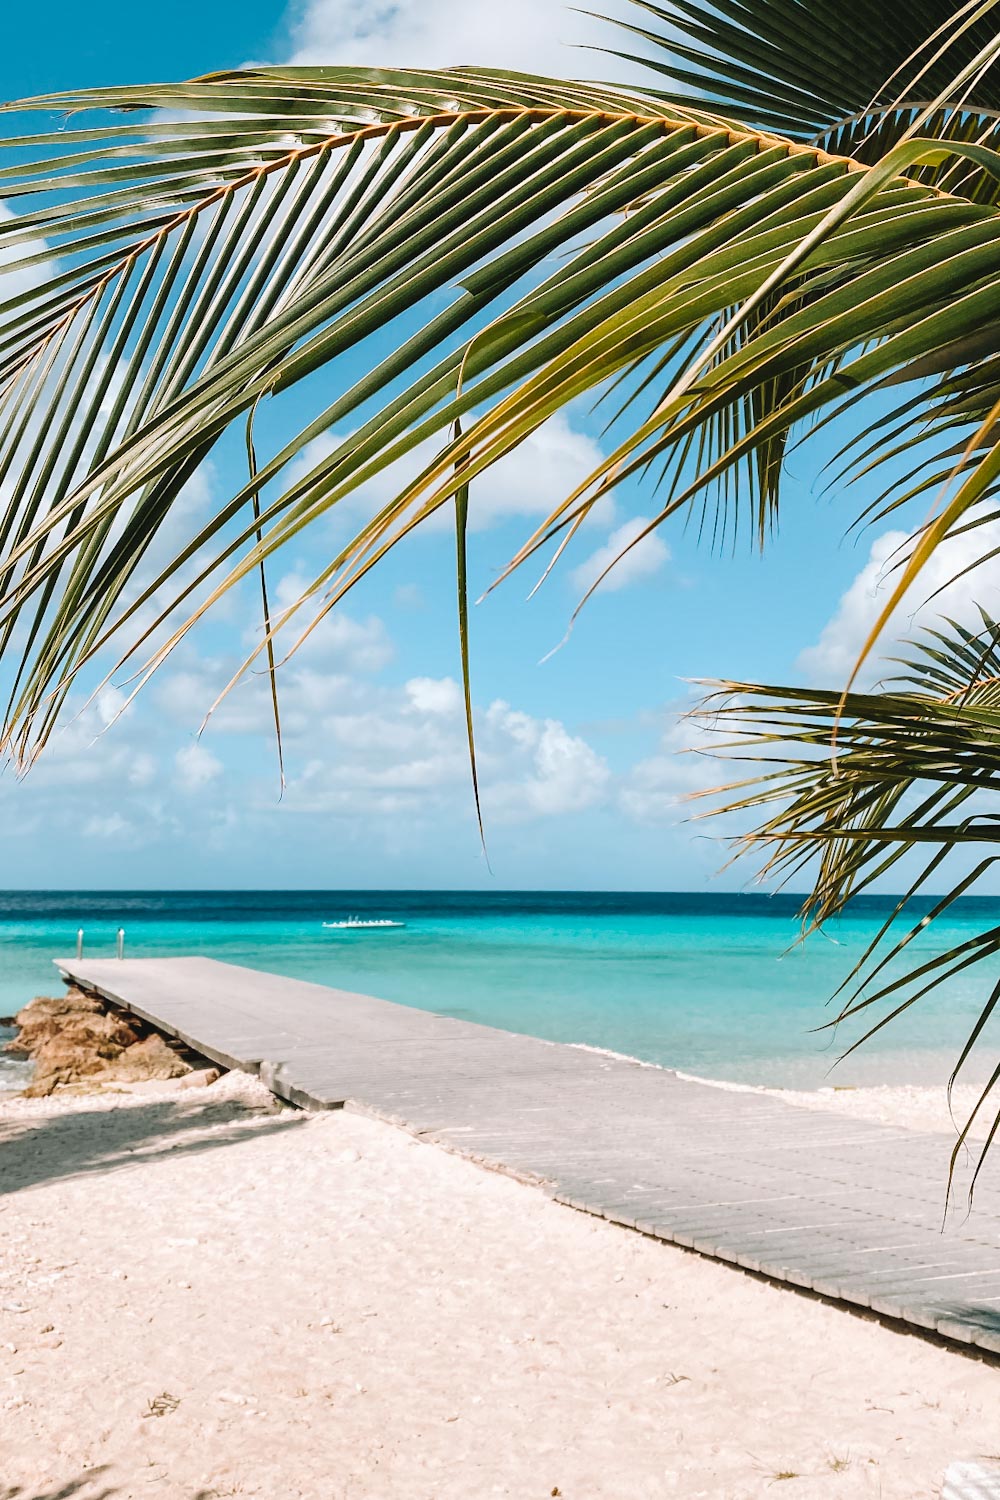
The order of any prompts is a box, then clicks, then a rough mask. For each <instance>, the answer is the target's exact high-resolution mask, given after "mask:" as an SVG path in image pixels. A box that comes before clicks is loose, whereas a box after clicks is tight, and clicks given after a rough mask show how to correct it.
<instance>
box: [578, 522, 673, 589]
mask: <svg viewBox="0 0 1000 1500" xmlns="http://www.w3.org/2000/svg"><path fill="white" fill-rule="evenodd" d="M649 520H650V518H649V516H632V517H631V518H630V519H629V520H628V521H626V522H624V524H623V525H621V526H619V527H618V528H617V530H616V531H613V532H612V533H611V535H610V536H609V537H608V539H607V541H606V542H605V543H604V545H603V547H598V548H597V551H596V552H592V553H591V554H590V556H589V557H588V558H586V559H585V560H584V561H583V562H582V563H580V564H578V566H577V567H575V568H574V569H573V571H572V573H571V574H570V581H571V582H572V584H573V587H574V588H575V589H577V591H578V592H579V593H581V594H583V593H586V592H587V590H588V589H589V588H591V587H592V586H593V585H594V584H595V583H596V582H597V580H598V579H599V578H600V577H601V574H602V573H603V572H604V570H605V568H608V567H611V565H612V564H614V566H613V567H611V572H610V573H609V574H608V575H607V577H606V578H604V579H602V581H601V583H600V585H599V587H600V588H601V589H604V590H606V591H607V592H608V593H611V592H612V591H614V590H615V589H624V588H628V587H629V585H630V584H633V583H639V582H641V581H642V579H644V578H651V577H652V576H653V574H654V573H658V572H659V570H660V569H661V568H662V567H663V565H664V563H666V562H668V561H669V560H670V548H669V547H668V546H667V544H666V542H664V541H663V539H662V538H661V537H660V535H659V533H658V532H655V531H651V532H650V533H649V535H648V536H644V537H643V538H642V540H641V541H639V542H636V543H635V546H634V547H632V548H631V549H630V550H629V551H628V552H624V549H625V548H626V547H628V546H629V543H630V542H633V541H635V538H636V537H637V536H638V535H639V533H640V532H641V531H642V529H643V527H645V526H647V525H648V524H649ZM623 552H624V556H622V557H621V559H620V561H618V562H615V559H616V558H617V557H618V556H619V554H620V553H623Z"/></svg>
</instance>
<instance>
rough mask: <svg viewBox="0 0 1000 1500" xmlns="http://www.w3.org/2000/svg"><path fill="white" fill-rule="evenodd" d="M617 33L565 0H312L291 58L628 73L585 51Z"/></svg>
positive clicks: (297, 23)
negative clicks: (489, 1) (487, 0)
mask: <svg viewBox="0 0 1000 1500" xmlns="http://www.w3.org/2000/svg"><path fill="white" fill-rule="evenodd" d="M626 9H627V6H626V4H625V3H624V0H615V3H613V4H611V5H609V6H608V10H609V13H611V14H616V15H619V16H620V15H622V14H623V13H624V12H625V11H626ZM616 35H618V36H620V33H616V32H615V31H614V29H613V28H612V27H610V26H609V25H607V24H606V23H605V22H602V21H601V20H599V19H597V18H596V17H593V16H586V15H581V14H579V13H578V12H576V13H574V11H573V10H572V9H571V8H570V7H568V6H566V5H564V4H562V3H560V0H505V3H504V4H503V5H485V4H475V3H473V4H469V3H467V0H396V3H386V0H307V3H306V4H304V5H302V6H301V7H300V8H299V10H298V12H297V14H296V16H295V19H294V21H293V24H292V36H291V61H292V62H293V63H298V64H316V63H327V64H340V65H344V64H357V65H365V64H367V65H369V66H379V67H425V68H442V67H453V66H456V65H463V64H469V63H478V64H480V65H483V66H487V67H491V68H516V69H519V70H520V71H522V72H527V73H549V74H554V75H556V76H559V77H563V76H565V77H571V78H606V77H607V76H608V75H609V74H613V76H615V77H622V76H624V75H625V72H626V68H627V65H625V64H616V63H615V60H614V59H612V58H609V57H607V56H606V55H605V54H603V53H601V52H598V51H590V50H582V49H587V48H594V47H614V46H617V45H619V42H618V41H617V40H616ZM629 40H631V39H629ZM627 50H635V48H634V47H633V46H631V45H630V46H629V47H628V49H627Z"/></svg>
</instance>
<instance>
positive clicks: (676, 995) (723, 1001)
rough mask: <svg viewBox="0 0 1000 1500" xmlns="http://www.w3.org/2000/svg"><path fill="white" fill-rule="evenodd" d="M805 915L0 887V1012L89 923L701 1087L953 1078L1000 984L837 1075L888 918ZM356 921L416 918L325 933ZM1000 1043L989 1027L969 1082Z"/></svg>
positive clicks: (619, 898) (372, 895) (917, 1020)
mask: <svg viewBox="0 0 1000 1500" xmlns="http://www.w3.org/2000/svg"><path fill="white" fill-rule="evenodd" d="M796 910H797V901H796V899H795V898H794V897H788V896H781V897H766V896H757V895H724V894H720V895H712V896H704V895H687V894H669V893H668V894H658V893H657V894H631V893H625V894H621V893H612V894H601V893H534V892H498V893H490V894H481V893H478V892H477V893H455V892H428V891H422V892H412V891H383V892H371V891H365V892H362V891H335V892H314V891H305V892H300V891H295V892H287V891H285V892H261V891H253V892H190V891H186V892H134V891H133V892H99V893H98V892H20V893H18V892H9V893H0V1016H2V1015H10V1014H12V1013H13V1012H14V1011H15V1010H17V1008H18V1007H19V1006H20V1005H22V1004H24V1003H25V1002H26V1001H27V1000H28V999H30V998H31V997H32V996H33V995H37V994H46V993H56V992H57V991H58V979H57V977H56V973H55V970H54V968H53V965H52V960H53V958H56V957H60V956H63V957H66V956H71V955H72V954H73V952H74V951H75V946H76V933H77V929H78V928H80V927H82V928H83V929H84V933H85V948H84V951H85V954H86V955H88V956H91V957H112V956H113V955H114V945H115V932H116V930H117V928H118V927H119V926H121V927H124V928H125V932H126V953H127V954H128V956H129V957H153V956H168V955H171V954H194V953H199V954H205V955H208V956H211V957H214V958H219V959H223V960H228V961H229V962H232V963H240V964H244V965H247V966H248V967H250V968H258V969H269V970H272V971H273V972H275V973H279V974H288V975H292V976H296V977H299V978H303V979H311V980H316V981H318V982H320V983H324V984H329V985H334V986H338V987H340V988H343V989H351V990H358V991H361V992H363V993H366V994H371V995H379V996H382V997H383V998H385V999H388V1000H396V1001H399V1002H401V1003H402V1004H405V1005H414V1006H418V1007H422V1008H425V1009H431V1010H436V1011H440V1012H443V1013H445V1014H447V1015H451V1016H459V1017H463V1018H467V1019H471V1020H475V1021H481V1022H484V1023H486V1024H488V1025H492V1026H500V1027H505V1028H507V1029H509V1030H513V1031H523V1032H528V1033H531V1034H533V1035H536V1036H542V1037H548V1038H550V1039H552V1040H556V1041H564V1042H582V1043H586V1044H589V1045H591V1046H596V1047H604V1048H609V1049H611V1050H613V1051H616V1052H623V1053H628V1054H630V1055H632V1056H635V1057H640V1058H644V1059H646V1060H648V1061H650V1062H656V1063H661V1064H664V1065H667V1066H671V1067H677V1068H681V1069H683V1070H685V1071H687V1072H691V1073H695V1074H699V1075H701V1076H703V1077H710V1078H719V1079H728V1080H732V1081H735V1082H744V1083H763V1084H770V1085H777V1086H786V1087H801V1088H813V1087H818V1086H822V1085H824V1084H827V1085H829V1084H835V1085H856V1084H870V1083H878V1082H907V1083H937V1082H941V1081H942V1080H943V1079H944V1078H946V1077H947V1073H948V1070H949V1067H950V1064H951V1062H952V1061H953V1060H954V1058H955V1056H956V1054H957V1051H958V1049H959V1048H960V1046H961V1043H962V1041H963V1040H964V1038H965V1036H966V1035H967V1033H968V1031H969V1030H970V1028H971V1025H972V1022H973V1020H974V1018H975V1016H976V1014H977V1013H978V1009H979V1007H980V1005H981V1004H982V1002H983V1000H984V998H985V996H986V995H987V994H988V992H989V989H990V987H991V986H992V984H993V983H994V982H995V979H996V975H995V974H994V973H992V972H990V966H989V965H988V964H986V965H983V966H982V967H981V969H980V970H979V971H978V972H977V970H975V969H973V970H971V971H969V972H968V973H967V974H966V975H964V976H961V977H960V978H959V979H957V980H955V981H953V982H952V983H951V984H950V985H949V987H948V988H947V989H942V990H940V991H938V992H937V993H936V994H935V995H931V996H928V997H927V998H926V999H924V1000H922V1001H921V1002H920V1003H919V1004H918V1005H916V1006H914V1007H913V1008H912V1010H911V1011H910V1012H908V1013H907V1015H906V1016H905V1017H903V1018H901V1019H900V1020H899V1021H897V1022H895V1023H894V1024H893V1025H892V1026H890V1027H888V1028H887V1029H886V1031H885V1032H884V1033H883V1034H882V1035H881V1036H879V1037H876V1038H875V1039H873V1040H872V1041H871V1042H869V1043H867V1044H866V1045H865V1047H864V1048H863V1049H861V1050H860V1051H859V1052H857V1053H856V1054H854V1055H853V1056H852V1057H850V1058H848V1059H847V1060H846V1061H844V1062H842V1063H839V1064H838V1065H837V1066H836V1067H834V1063H835V1062H836V1059H837V1057H838V1055H839V1053H840V1052H841V1051H842V1050H843V1048H844V1046H846V1045H847V1044H848V1043H849V1042H851V1041H852V1040H854V1038H855V1036H856V1035H857V1034H858V1032H857V1030H855V1031H853V1032H847V1031H845V1030H844V1029H843V1028H841V1031H840V1032H839V1034H838V1035H837V1037H833V1036H832V1034H831V1033H830V1031H829V1030H822V1029H818V1028H822V1027H823V1026H824V1023H825V1022H826V1021H828V1020H829V1018H830V1016H831V1011H830V1009H829V1007H828V1005H827V1003H826V1002H827V1001H828V1000H829V997H830V996H831V994H832V993H833V991H834V990H835V988H836V986H837V985H838V984H839V983H840V981H841V980H842V979H843V978H844V977H845V976H846V974H847V973H848V971H849V969H850V967H851V964H852V962H853V961H854V960H855V959H856V958H857V957H858V956H859V955H860V953H861V951H862V948H863V945H864V943H865V941H866V940H867V939H868V938H869V937H870V936H871V934H872V933H873V932H874V930H875V928H876V925H877V924H878V923H879V921H880V920H881V919H882V918H883V917H884V915H885V914H886V913H887V911H888V910H889V907H888V906H887V905H886V903H885V902H882V901H879V900H876V899H864V900H862V901H859V902H858V903H856V905H855V907H853V908H852V911H851V914H850V915H849V916H848V917H845V918H843V919H841V920H840V921H839V922H838V923H836V924H834V925H833V926H832V927H831V928H830V929H829V931H828V932H827V933H826V934H820V935H815V936H813V937H812V938H810V939H809V941H808V942H807V943H805V944H800V945H798V946H796V938H797V936H798V924H797V921H796ZM352 913H356V914H359V915H362V916H379V917H391V918H394V919H396V920H398V921H402V922H405V924H406V926H405V928H403V929H400V930H387V931H367V932H364V931H359V932H345V931H336V930H331V929H326V928H324V927H323V925H322V924H323V922H324V921H335V920H339V919H341V918H343V917H346V916H348V915H350V914H352ZM998 920H1000V901H993V900H976V899H973V900H969V901H965V902H963V903H961V905H960V906H959V907H958V908H956V914H955V915H952V916H949V918H948V921H947V924H946V925H944V924H937V923H935V924H934V927H933V928H931V929H929V930H928V931H927V932H926V933H924V934H922V935H921V936H920V937H918V938H917V939H915V940H914V942H913V943H912V944H911V945H910V947H909V949H908V955H909V957H910V959H911V960H913V959H915V958H917V957H918V956H930V954H931V953H933V952H935V951H937V950H938V949H939V947H940V946H941V945H942V944H943V943H951V942H954V941H955V940H956V939H957V938H960V937H961V936H971V935H972V934H973V933H975V932H977V931H982V930H983V928H985V927H987V926H990V925H992V924H994V923H996V922H997V921H998ZM7 1034H8V1035H9V1033H7ZM993 1043H995V1044H996V1045H993ZM997 1050H1000V1033H996V1032H994V1035H993V1038H992V1041H991V1038H990V1037H989V1036H988V1035H987V1036H986V1038H985V1044H984V1047H983V1049H982V1051H983V1057H982V1059H981V1061H980V1062H979V1064H978V1065H977V1066H976V1067H975V1068H974V1070H973V1072H972V1073H971V1074H970V1077H972V1078H976V1077H982V1076H984V1075H985V1074H986V1073H987V1072H988V1070H989V1067H991V1066H992V1062H991V1056H995V1054H996V1051H997ZM831 1068H832V1069H833V1071H832V1073H831V1071H830V1070H831ZM14 1078H15V1075H14V1074H13V1073H12V1072H11V1070H10V1066H9V1064H8V1065H7V1070H6V1079H7V1083H8V1086H10V1084H11V1083H12V1082H13V1081H14Z"/></svg>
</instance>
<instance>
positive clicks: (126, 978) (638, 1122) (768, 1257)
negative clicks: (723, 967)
mask: <svg viewBox="0 0 1000 1500" xmlns="http://www.w3.org/2000/svg"><path fill="white" fill-rule="evenodd" d="M58 963H59V968H60V969H61V970H62V971H63V972H64V973H66V974H68V975H70V976H72V977H73V978H74V979H76V980H77V981H78V982H79V983H80V984H82V985H83V986H84V987H86V988H89V989H93V990H97V991H99V992H100V993H101V994H102V995H104V996H106V997H107V998H108V999H109V1000H112V1001H117V1002H119V1003H121V1004H122V1005H124V1006H126V1007H127V1008H128V1009H130V1010H132V1011H134V1012H136V1013H137V1014H138V1015H140V1016H144V1017H145V1018H146V1019H147V1020H149V1021H152V1022H153V1023H155V1024H156V1025H157V1026H158V1027H160V1028H161V1029H162V1030H163V1031H165V1032H167V1033H169V1034H172V1035H175V1036H178V1037H180V1038H182V1039H183V1040H184V1041H185V1042H187V1043H188V1044H189V1045H191V1046H192V1047H194V1048H195V1049H196V1050H197V1051H199V1052H201V1053H204V1054H205V1055H206V1056H208V1057H210V1058H213V1059H215V1060H216V1061H218V1062H220V1063H222V1064H224V1065H225V1066H227V1067H240V1068H245V1069H247V1070H249V1071H251V1072H259V1073H260V1075H261V1077H262V1078H263V1079H264V1081H265V1082H266V1083H267V1084H268V1086H269V1087H270V1088H271V1089H273V1091H274V1092H275V1093H276V1094H279V1095H281V1096H282V1097H284V1098H286V1099H288V1100H290V1101H292V1102H293V1103H296V1104H301V1105H304V1106H306V1107H307V1108H317V1109H332V1108H337V1107H339V1106H342V1105H345V1104H350V1105H354V1106H356V1107H359V1108H361V1109H364V1110H366V1111H370V1112H371V1113H374V1114H377V1115H379V1116H380V1117H382V1118H384V1119H387V1120H391V1121H394V1122H396V1123H399V1124H401V1125H405V1126H406V1128H407V1129H409V1130H411V1131H415V1132H419V1133H420V1134H421V1135H423V1136H426V1137H428V1138H430V1139H433V1140H439V1141H441V1142H443V1143H446V1144H447V1145H449V1146H451V1147H453V1148H454V1149H457V1150H460V1151H462V1152H463V1153H465V1154H467V1155H470V1156H472V1157H475V1158H476V1159H478V1160H481V1161H486V1162H489V1163H490V1164H491V1165H495V1166H500V1167H502V1168H504V1169H505V1170H507V1171H510V1172H514V1173H516V1174H518V1175H520V1176H524V1177H526V1178H529V1179H532V1180H535V1181H538V1182H539V1183H541V1184H542V1185H543V1186H544V1187H545V1188H546V1190H547V1191H549V1192H551V1193H552V1194H553V1196H554V1197H556V1198H557V1199H558V1200H559V1201H561V1202H564V1203H568V1204H570V1205H572V1206H573V1207H574V1208H579V1209H582V1210H585V1211H586V1212H588V1213H593V1214H600V1215H603V1216H604V1217H605V1218H607V1219H610V1220H613V1221H614V1222H615V1223H618V1224H624V1225H626V1226H628V1227H629V1228H633V1229H639V1230H641V1231H643V1232H644V1233H646V1234H650V1235H654V1236H656V1237H657V1238H659V1239H663V1240H669V1241H672V1242H674V1243H676V1244H678V1245H683V1246H686V1247H688V1248H691V1249H694V1250H698V1251H700V1252H702V1253H703V1254H706V1255H711V1256H715V1257H717V1258H719V1259H721V1260H726V1261H731V1262H733V1263H735V1264H736V1265H739V1266H743V1267H746V1268H747V1269H750V1270H753V1271H761V1272H763V1273H765V1274H766V1275H768V1276H771V1277H774V1278H775V1279H777V1280H779V1281H784V1282H789V1283H791V1284H792V1285H794V1286H799V1287H806V1288H812V1289H813V1290H815V1291H817V1292H819V1293H821V1294H822V1295H824V1296H826V1297H833V1298H838V1299H840V1300H843V1301H845V1302H849V1303H853V1304H855V1305H857V1306H860V1307H864V1308H870V1309H872V1310H873V1311H874V1312H877V1313H879V1314H882V1315H883V1316H887V1317H893V1318H900V1319H904V1320H906V1321H907V1322H909V1323H911V1324H915V1325H917V1326H918V1327H920V1328H923V1329H929V1330H934V1331H937V1332H938V1333H940V1334H942V1335H944V1336H945V1337H947V1338H950V1339H954V1340H958V1341H960V1342H962V1343H966V1344H972V1345H975V1346H977V1347H979V1348H980V1349H984V1350H989V1351H991V1352H992V1353H995V1354H1000V1181H998V1179H997V1176H996V1174H995V1173H994V1175H993V1176H988V1177H987V1180H986V1181H984V1182H983V1183H982V1186H981V1188H980V1189H978V1190H977V1197H976V1206H975V1209H974V1211H973V1213H972V1215H971V1216H966V1214H965V1203H964V1198H963V1197H960V1199H959V1206H958V1209H957V1210H955V1211H953V1212H952V1213H951V1214H950V1215H949V1221H948V1225H947V1227H946V1229H945V1231H944V1233H942V1232H941V1219H942V1206H943V1194H944V1181H945V1171H946V1165H947V1158H948V1152H949V1150H950V1145H951V1142H950V1141H949V1140H948V1139H947V1138H946V1137H944V1136H929V1135H915V1134H912V1133H907V1132H905V1131H900V1130H894V1129H889V1128H887V1127H885V1126H880V1125H873V1124H865V1123H861V1122H858V1121H849V1120H843V1119H840V1118H837V1117H835V1116H832V1115H827V1114H822V1113H817V1112H814V1111H808V1110H799V1109H795V1108H793V1107H792V1106H790V1105H787V1104H783V1103H782V1102H781V1101H780V1100H777V1099H774V1098H771V1097H769V1096H766V1095H761V1094H755V1093H746V1092H738V1091H727V1090H720V1089H717V1088H713V1087H711V1086H709V1085H706V1084H700V1083H696V1082H692V1081H690V1080H687V1079H684V1078H680V1077H678V1076H677V1074H675V1073H672V1072H670V1071H668V1070H665V1069H660V1068H652V1067H647V1066H643V1065H642V1064H639V1063H634V1062H630V1061H627V1060H625V1059H619V1058H612V1057H608V1056H606V1055H604V1054H600V1053H596V1052H590V1051H587V1050H584V1049H581V1048H576V1047H568V1046H564V1045H561V1044H558V1043H552V1042H544V1041H540V1040H538V1039H536V1038H534V1037H526V1036H518V1035H515V1034H513V1033H511V1032H505V1031H495V1030H493V1029H492V1028H490V1027H486V1026H477V1025H474V1024H472V1023H470V1022H467V1021H459V1020H455V1019H452V1018H450V1017H447V1016H439V1015H433V1014H430V1013H429V1012H427V1011H420V1010H415V1009H412V1008H410V1007H408V1006H402V1005H394V1004H391V1003H390V1002H388V1001H385V1000H375V999H372V998H370V997H369V996H365V995H354V994H349V993H347V992H346V991H344V990H335V989H327V988H325V987H323V986H321V985H315V984H306V983H304V982H302V981H299V980H292V979H284V978H280V977H279V976H277V975H274V974H262V973H258V972H257V971H256V970H251V969H242V968H237V967H236V966H234V965H231V964H222V963H217V962H215V961H214V960H212V959H205V958H175V959H162V960H161V959H125V960H123V961H120V962H119V961H116V960H106V961H94V962H91V961H89V960H59V961H58Z"/></svg>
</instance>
